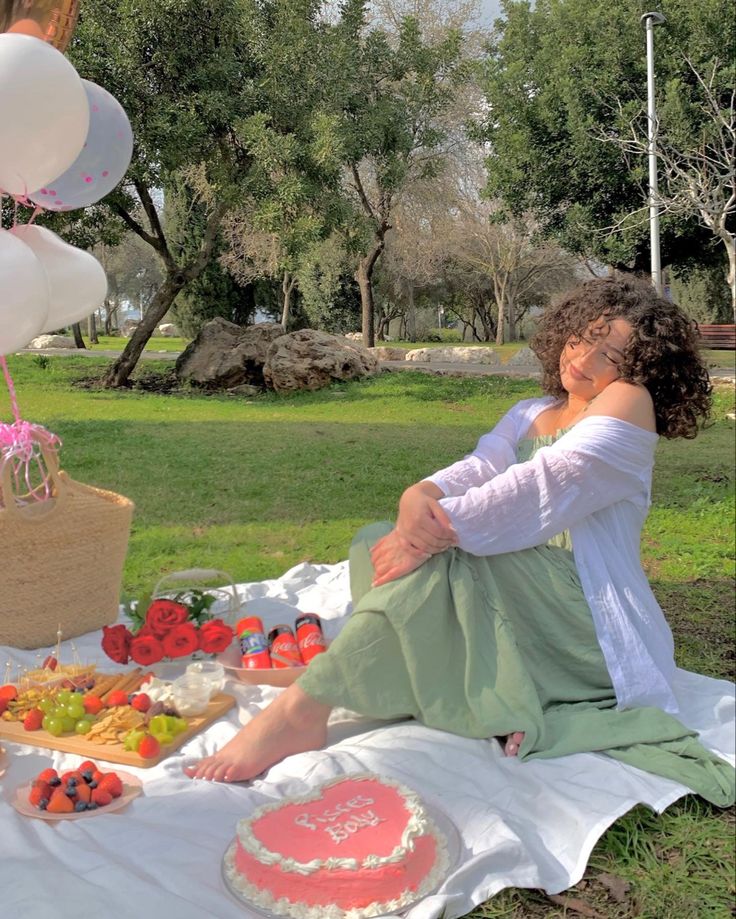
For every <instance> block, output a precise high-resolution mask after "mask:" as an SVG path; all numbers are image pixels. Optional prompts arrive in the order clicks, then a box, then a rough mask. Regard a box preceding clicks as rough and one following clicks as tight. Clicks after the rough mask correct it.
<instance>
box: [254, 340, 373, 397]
mask: <svg viewBox="0 0 736 919" xmlns="http://www.w3.org/2000/svg"><path fill="white" fill-rule="evenodd" d="M377 370H378V359H377V358H376V357H375V356H374V355H373V354H371V353H370V351H368V350H367V349H366V348H363V347H362V346H361V345H358V344H355V343H352V342H350V341H347V340H346V339H345V338H342V337H340V338H338V337H337V336H336V335H328V333H327V332H320V331H318V330H317V329H300V330H299V331H298V332H290V333H289V334H288V335H282V336H281V338H278V339H276V341H274V342H273V343H272V344H271V347H270V348H269V349H268V355H267V356H266V364H265V366H264V368H263V376H264V378H265V380H266V383H267V384H268V385H269V386H272V387H273V388H274V389H275V390H276V392H280V393H288V392H294V391H295V390H298V389H321V388H322V387H323V386H329V384H330V383H334V382H338V381H341V380H355V379H357V378H358V377H362V376H366V375H368V374H370V373H375V372H376V371H377Z"/></svg>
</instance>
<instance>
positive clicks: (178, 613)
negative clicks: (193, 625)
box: [146, 600, 189, 638]
mask: <svg viewBox="0 0 736 919" xmlns="http://www.w3.org/2000/svg"><path fill="white" fill-rule="evenodd" d="M188 618H189V610H188V609H187V608H186V606H184V604H183V603H176V602H174V600H154V601H153V603H152V604H151V605H150V606H149V607H148V609H147V610H146V625H147V626H148V628H149V629H150V630H151V631H152V632H153V634H154V635H156V636H157V637H158V638H163V637H164V635H166V633H167V632H169V631H171V629H173V628H174V627H175V626H177V625H181V624H182V623H183V622H186V621H187V619H188Z"/></svg>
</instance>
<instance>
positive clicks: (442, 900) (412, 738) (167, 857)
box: [0, 562, 734, 919]
mask: <svg viewBox="0 0 736 919" xmlns="http://www.w3.org/2000/svg"><path fill="white" fill-rule="evenodd" d="M238 589H239V593H240V595H241V597H243V598H244V599H245V600H247V601H249V602H248V611H249V612H250V613H252V614H255V615H260V616H261V617H262V618H263V619H264V622H265V624H266V626H267V627H268V626H269V625H273V624H276V623H278V622H283V621H289V622H293V619H294V617H295V611H296V610H297V609H298V610H301V611H311V612H319V613H320V614H321V615H322V617H323V619H324V620H325V631H326V633H327V637H328V638H330V637H334V635H335V634H336V633H337V632H338V631H339V629H340V627H341V624H342V623H343V622H344V621H345V618H346V615H347V613H348V612H349V606H350V604H349V588H348V567H347V562H343V563H341V564H338V565H306V564H305V565H299V566H297V567H295V568H293V569H291V570H290V571H288V572H287V573H286V574H285V575H284V576H283V577H282V578H280V579H278V580H273V581H264V582H259V583H253V584H242V585H238ZM99 641H100V633H99V632H94V633H90V634H88V635H84V636H82V637H80V638H77V639H75V641H74V645H75V646H76V649H77V651H78V653H79V655H80V656H81V658H82V659H83V660H90V661H95V662H96V663H98V664H99V665H104V669H105V670H106V671H110V670H114V669H115V667H114V665H111V664H110V661H109V660H108V659H107V658H106V657H105V656H104V654H103V653H102V651H101V650H100V645H99ZM46 650H48V649H43V650H42V652H41V657H43V656H44V655H45V653H46ZM63 659H64V660H67V661H69V660H71V650H70V645H69V643H68V642H67V643H65V645H64V655H63ZM6 660H10V661H12V662H17V663H25V664H34V663H35V662H36V660H37V654H36V652H23V651H17V650H15V649H11V648H0V668H4V666H5V662H6ZM101 669H102V667H101ZM2 673H4V670H2V671H0V674H2ZM677 688H678V696H679V698H680V701H681V704H682V712H681V719H682V720H683V721H684V722H685V723H686V724H687V725H688V726H690V727H692V728H695V729H697V730H698V731H699V732H700V736H701V739H702V741H703V743H704V744H705V745H706V746H708V747H709V748H710V749H712V750H714V751H716V752H717V753H718V754H720V755H721V756H723V757H724V758H727V759H728V760H729V761H730V762H732V763H733V762H734V686H733V684H731V683H728V682H725V681H721V680H714V679H710V678H707V677H703V676H699V675H697V674H693V673H688V672H686V671H679V672H678V683H677ZM225 691H226V692H232V693H233V694H234V695H235V696H236V697H237V700H238V703H239V706H238V708H236V709H233V710H232V711H231V712H230V714H229V715H228V716H226V717H225V718H223V719H222V720H220V721H218V722H216V723H215V724H213V725H211V726H210V728H209V729H208V730H207V731H205V732H204V733H202V734H200V735H198V736H196V737H194V738H193V739H192V740H191V741H189V742H188V743H187V744H186V746H185V747H184V748H183V749H182V750H181V751H179V752H178V753H176V754H174V755H172V756H171V757H170V758H168V759H166V760H164V761H163V762H162V763H160V764H159V765H158V766H156V767H154V768H152V769H139V770H135V769H129V768H128V767H121V768H125V769H126V770H127V771H129V772H135V773H136V774H137V775H138V776H140V777H141V778H142V779H143V782H144V794H143V796H142V797H138V798H136V799H135V800H134V801H133V802H132V803H131V804H129V805H128V806H127V807H126V808H125V809H124V810H121V811H120V812H119V813H110V814H108V815H104V814H101V815H100V816H99V817H98V818H87V819H83V820H74V821H60V822H55V823H49V822H45V821H41V820H37V819H33V818H28V817H24V816H21V815H20V814H18V813H17V812H16V811H15V810H14V809H13V808H12V806H11V804H10V800H11V798H12V795H13V792H14V790H15V789H16V788H17V787H18V786H19V785H21V784H23V783H25V782H27V781H29V780H30V779H31V778H33V776H34V775H35V774H36V773H38V772H39V771H40V770H41V769H42V768H44V767H46V766H48V765H49V764H50V761H52V762H53V765H54V766H56V767H57V768H59V767H62V768H65V769H66V768H71V767H73V766H75V765H77V764H78V763H79V761H80V759H79V757H77V756H73V755H71V754H62V753H55V752H52V751H48V750H44V749H41V748H38V747H34V746H30V745H16V744H10V743H7V742H5V741H1V742H2V744H3V745H4V746H5V748H6V756H5V758H4V760H3V761H0V771H1V770H2V769H3V767H4V768H5V774H4V775H3V776H2V778H1V779H0V783H1V784H2V794H1V795H0V820H1V823H0V828H1V829H0V915H2V916H3V917H8V919H11V917H12V919H20V917H23V919H79V917H80V916H90V917H104V919H203V917H215V919H242V917H256V916H257V915H258V914H257V913H256V912H254V911H251V910H249V909H248V908H247V907H246V906H244V905H242V904H241V903H239V902H237V901H236V900H235V899H234V898H232V896H231V895H230V893H229V892H228V891H227V889H226V887H225V885H224V882H223V880H222V876H221V860H222V856H223V853H224V851H225V849H226V848H227V846H228V845H229V844H230V842H231V841H232V839H233V837H234V835H235V825H236V823H237V821H238V819H239V818H240V817H242V816H244V815H246V814H248V813H250V812H251V811H252V810H253V809H254V808H255V807H256V806H257V805H259V804H262V803H264V802H266V801H269V800H275V799H279V798H281V797H283V796H286V795H293V794H301V793H304V792H305V791H307V790H309V789H311V788H313V787H315V786H316V785H318V784H320V783H322V782H324V781H326V780H328V779H330V778H332V777H334V776H337V775H341V774H343V773H351V772H358V771H360V772H364V771H375V772H378V773H381V774H383V775H387V776H390V777H392V778H395V779H398V780H399V781H401V782H403V783H405V784H406V785H409V786H411V787H413V788H415V789H416V790H417V791H418V792H419V793H420V794H421V795H422V796H423V798H424V799H425V800H426V801H427V802H429V803H430V804H431V805H433V806H435V807H439V808H441V809H442V810H443V811H444V812H445V813H446V814H448V815H449V816H450V817H451V818H452V820H453V821H454V823H455V825H456V826H457V828H458V831H459V834H460V839H461V852H460V855H459V859H458V863H457V865H456V866H455V868H454V870H453V871H452V873H451V874H450V876H449V877H448V878H447V880H446V882H445V883H444V884H443V885H442V887H441V888H440V889H439V890H438V892H437V893H436V894H435V895H434V896H431V897H429V898H427V899H425V900H424V901H422V902H421V903H419V904H418V905H416V906H414V907H413V908H411V909H410V910H409V911H408V913H406V916H407V917H408V919H437V917H440V916H442V915H444V916H445V917H447V919H453V917H459V916H463V915H465V914H466V913H468V912H469V911H470V910H471V909H472V908H473V907H474V906H475V905H477V904H478V903H481V902H482V901H483V900H486V899H488V898H490V897H492V896H493V895H494V894H495V893H497V892H498V891H499V890H501V889H502V888H504V887H509V886H513V887H536V888H542V889H544V890H546V891H547V892H548V893H558V892H559V891H561V890H564V889H566V888H567V887H569V886H571V885H572V884H575V883H576V882H577V881H578V880H579V879H580V878H581V876H582V875H583V872H584V870H585V865H586V863H587V860H588V857H589V854H590V852H591V850H592V848H593V846H594V845H595V843H596V841H597V840H598V839H599V837H600V836H601V834H602V833H603V832H604V831H605V830H606V828H607V827H608V826H610V824H611V823H613V822H614V821H615V820H616V819H617V818H618V817H619V816H620V815H622V814H624V813H625V812H626V811H628V810H629V809H631V808H632V807H634V806H635V805H637V804H639V803H644V804H647V805H649V806H650V807H652V808H653V809H655V810H656V811H662V810H664V808H666V807H667V806H668V805H669V804H671V803H672V802H673V801H675V800H677V799H678V798H679V797H681V796H682V795H684V794H686V793H687V791H688V789H687V788H685V787H684V786H682V785H679V784H676V783H675V782H672V781H669V780H667V779H663V778H658V777H656V776H653V775H649V774H648V773H645V772H642V771H640V770H638V769H635V768H633V767H630V766H626V765H623V764H621V763H618V762H615V761H614V760H611V759H608V758H607V757H605V756H601V755H597V754H589V753H586V754H578V755H575V756H567V757H564V758H561V759H557V760H536V761H530V762H526V763H520V762H518V761H517V760H516V759H510V758H506V757H504V756H503V755H502V751H501V748H500V746H499V745H498V743H497V742H496V741H495V740H490V741H480V740H467V739H464V738H461V737H455V736H452V735H450V734H445V733H443V732H440V731H435V730H431V729H429V728H425V727H423V726H421V725H419V724H417V723H415V722H408V721H407V722H400V723H395V724H391V725H386V724H379V723H377V722H371V721H366V720H361V719H359V718H357V717H356V716H354V715H352V716H351V714H350V713H348V712H344V711H336V712H335V713H333V717H332V719H331V723H330V727H329V743H328V746H327V748H326V749H324V750H319V751H317V752H313V753H303V754H300V755H297V756H292V757H290V758H288V759H287V760H285V761H284V762H282V763H281V764H279V765H277V766H275V767H273V768H272V769H271V770H269V772H268V773H267V774H266V776H265V778H261V779H258V780H256V781H254V782H253V783H251V784H249V785H215V784H211V783H207V782H193V781H191V780H190V779H188V778H187V777H186V776H185V775H184V774H183V773H182V766H183V765H184V763H186V762H189V761H191V760H192V759H195V758H199V757H200V756H201V755H203V754H207V753H211V752H213V751H214V750H216V749H217V748H218V747H220V746H221V745H222V744H223V743H224V742H225V741H226V740H228V739H229V738H230V737H231V736H232V735H233V734H234V733H235V732H236V731H237V730H238V728H239V726H240V725H241V724H242V723H244V722H245V721H247V720H248V719H249V718H250V717H251V716H252V715H253V714H254V713H255V712H256V711H257V710H258V709H260V708H262V707H263V706H264V705H265V704H266V703H268V702H269V701H270V700H271V699H273V698H275V696H276V693H278V692H280V690H277V689H273V688H271V687H253V686H246V685H244V684H242V683H234V682H232V681H229V682H228V684H227V685H226V687H225Z"/></svg>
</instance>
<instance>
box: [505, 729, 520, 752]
mask: <svg viewBox="0 0 736 919" xmlns="http://www.w3.org/2000/svg"><path fill="white" fill-rule="evenodd" d="M523 739H524V733H523V731H515V732H514V733H513V734H509V735H508V737H507V738H506V743H505V744H504V745H503V752H504V753H505V754H506V756H516V754H517V753H518V752H519V747H520V746H521V742H522V740H523Z"/></svg>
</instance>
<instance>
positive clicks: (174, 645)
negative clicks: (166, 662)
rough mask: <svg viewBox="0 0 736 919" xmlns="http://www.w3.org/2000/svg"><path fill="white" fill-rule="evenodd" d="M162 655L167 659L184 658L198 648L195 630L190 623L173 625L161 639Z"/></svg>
mask: <svg viewBox="0 0 736 919" xmlns="http://www.w3.org/2000/svg"><path fill="white" fill-rule="evenodd" d="M163 646H164V654H165V655H166V656H167V657H184V656H185V655H187V654H191V653H192V652H193V651H196V650H197V648H198V647H199V639H198V638H197V630H196V629H195V628H194V625H193V624H192V623H191V622H184V623H182V625H175V626H174V628H173V629H171V631H170V632H168V633H167V634H166V635H164V637H163Z"/></svg>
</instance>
